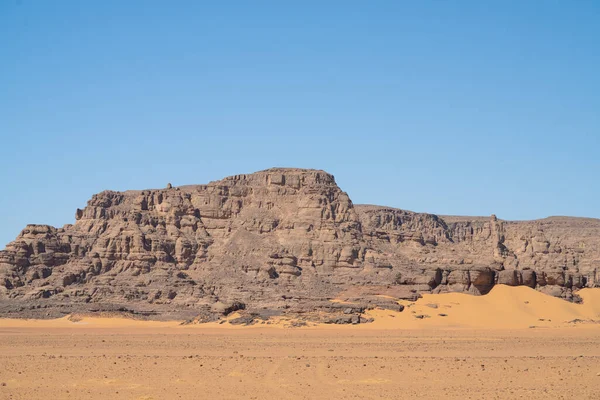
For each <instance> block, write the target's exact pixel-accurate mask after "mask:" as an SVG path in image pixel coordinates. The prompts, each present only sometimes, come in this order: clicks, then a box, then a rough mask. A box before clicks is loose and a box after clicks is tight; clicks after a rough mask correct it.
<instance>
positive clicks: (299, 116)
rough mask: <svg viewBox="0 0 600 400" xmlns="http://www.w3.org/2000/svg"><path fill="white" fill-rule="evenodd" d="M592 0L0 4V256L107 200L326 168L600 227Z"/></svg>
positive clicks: (417, 193)
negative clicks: (37, 227)
mask: <svg viewBox="0 0 600 400" xmlns="http://www.w3.org/2000/svg"><path fill="white" fill-rule="evenodd" d="M598 21H600V2H597V1H586V0H581V1H541V0H540V1H484V2H481V1H452V2H442V1H410V2H409V1H399V0H395V1H373V2H365V1H347V0H346V1H297V2H291V1H269V2H267V1H252V2H250V1H228V2H198V1H189V2H186V1H178V2H167V1H127V2H123V1H106V0H105V1H95V2H91V1H61V0H57V1H42V0H39V1H31V0H19V1H16V0H0V139H1V142H0V143H1V145H0V146H1V147H0V149H1V154H0V178H1V179H0V184H1V185H2V190H1V192H0V193H1V196H0V247H2V245H3V244H5V243H7V242H9V241H10V240H13V239H14V237H15V236H16V235H17V234H18V233H19V232H20V230H21V229H22V228H23V227H24V226H25V225H26V224H27V223H46V224H51V225H55V226H62V225H63V224H66V223H73V222H74V213H75V209H76V208H77V207H83V206H85V204H86V201H87V200H88V199H89V198H90V197H91V195H92V194H93V193H96V192H99V191H101V190H104V189H113V190H125V189H144V188H151V187H164V186H165V185H166V183H167V182H172V183H173V184H174V185H182V184H193V183H206V182H208V181H211V180H216V179H220V178H222V177H224V176H227V175H231V174H236V173H249V172H253V171H257V170H261V169H265V168H269V167H273V166H289V167H307V168H320V169H325V170H327V171H329V172H331V173H333V174H334V175H335V176H336V179H337V182H338V184H339V185H340V186H341V187H342V189H344V190H346V191H347V192H348V193H349V195H350V197H351V198H352V199H353V201H354V202H355V203H374V204H382V205H390V206H395V207H399V208H405V209H409V210H415V211H426V212H432V213H439V214H466V215H489V214H492V213H495V214H497V215H498V216H499V217H500V218H504V219H533V218H542V217H546V216H549V215H575V216H590V217H600V202H599V201H598V198H599V197H600V188H599V186H598V183H597V182H598V175H599V172H600V157H599V155H598V150H599V145H600V73H598V71H600V24H599V23H598Z"/></svg>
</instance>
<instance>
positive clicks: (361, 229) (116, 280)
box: [0, 168, 600, 322]
mask: <svg viewBox="0 0 600 400" xmlns="http://www.w3.org/2000/svg"><path fill="white" fill-rule="evenodd" d="M75 219H76V222H75V223H74V224H73V225H65V226H64V227H62V228H54V227H51V226H47V225H28V226H27V227H25V229H23V231H22V232H21V233H20V234H19V235H18V237H17V238H16V239H15V241H13V242H11V243H9V244H8V245H7V246H6V249H5V250H3V251H0V315H2V316H13V317H14V316H34V317H55V316H59V315H61V314H67V313H72V312H99V311H120V312H130V313H134V314H139V315H144V316H148V317H151V318H197V319H199V320H201V321H204V320H212V319H215V318H217V317H218V316H220V315H226V314H228V313H231V312H232V311H236V310H241V309H243V310H244V311H243V312H242V314H244V315H247V316H250V317H249V318H250V319H252V318H255V317H266V316H269V315H277V314H290V315H306V316H307V318H330V317H329V316H333V317H332V318H334V320H335V321H338V322H339V321H342V322H360V319H361V317H360V314H361V312H362V310H364V309H365V308H369V307H384V308H396V309H398V308H399V307H400V308H401V306H399V305H398V303H397V300H398V299H415V298H417V297H418V296H419V294H420V293H430V292H433V293H439V292H446V291H459V292H467V293H472V294H474V295H481V294H485V293H487V292H488V291H489V290H490V289H491V288H492V287H493V286H494V285H495V284H506V285H527V286H530V287H532V288H536V289H538V290H540V291H543V292H545V293H548V294H551V295H553V296H559V297H563V298H565V299H567V300H572V301H577V300H578V296H577V294H576V292H577V289H579V288H583V287H594V286H600V275H599V273H598V269H599V267H600V220H596V219H584V218H568V217H552V218H547V219H543V220H538V221H518V222H512V221H502V220H499V219H497V218H496V217H495V216H493V215H492V216H491V217H489V218H484V217H456V216H437V215H433V214H424V213H415V212H410V211H405V210H400V209H395V208H389V207H380V206H370V205H354V204H353V203H352V201H351V200H350V198H349V197H348V195H347V194H346V193H345V192H343V191H342V190H341V189H340V188H339V187H338V186H337V184H336V183H335V180H334V177H333V176H332V175H330V174H328V173H326V172H324V171H318V170H308V169H285V168H274V169H269V170H266V171H261V172H256V173H253V174H249V175H236V176H231V177H228V178H225V179H223V180H220V181H216V182H211V183H209V184H207V185H194V186H181V187H171V185H168V187H167V188H166V189H151V190H142V191H126V192H114V191H104V192H101V193H99V194H96V195H94V196H93V197H92V198H91V200H89V201H88V204H87V207H85V208H84V209H83V210H79V209H78V210H77V211H76V215H75ZM323 315H326V317H322V316H323Z"/></svg>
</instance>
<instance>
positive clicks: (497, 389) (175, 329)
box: [0, 285, 600, 400]
mask: <svg viewBox="0 0 600 400" xmlns="http://www.w3.org/2000/svg"><path fill="white" fill-rule="evenodd" d="M579 293H580V295H581V297H582V299H583V303H582V304H574V303H569V302H567V301H564V300H562V299H558V298H555V297H551V296H548V295H545V294H542V293H540V292H538V291H535V290H533V289H530V288H527V287H508V286H504V285H497V286H496V287H494V289H493V290H492V291H491V292H490V293H489V294H488V295H485V296H471V295H468V294H463V293H448V294H437V295H436V294H431V295H424V296H423V298H421V299H418V300H417V301H415V302H408V301H402V303H403V304H404V305H405V309H404V311H403V312H394V311H389V310H373V311H370V312H369V316H371V317H373V318H374V322H372V323H369V324H360V325H343V326H339V325H329V324H309V326H304V327H291V326H292V322H293V321H291V320H286V319H282V318H280V319H272V320H269V321H266V322H264V321H263V323H259V324H255V325H252V326H247V327H245V326H241V327H240V326H233V325H230V324H229V323H227V322H226V321H225V322H221V323H217V322H215V323H206V324H182V323H181V321H171V322H152V321H138V320H133V319H125V318H89V317H85V316H83V317H81V316H69V317H64V318H61V319H53V320H21V319H3V320H0V399H42V398H43V399H136V400H142V399H145V400H150V399H412V398H428V399H437V398H445V399H519V398H526V399H598V398H600V324H598V322H599V321H600V290H599V289H583V290H581V291H580V292H579ZM234 317H235V315H232V316H231V318H234Z"/></svg>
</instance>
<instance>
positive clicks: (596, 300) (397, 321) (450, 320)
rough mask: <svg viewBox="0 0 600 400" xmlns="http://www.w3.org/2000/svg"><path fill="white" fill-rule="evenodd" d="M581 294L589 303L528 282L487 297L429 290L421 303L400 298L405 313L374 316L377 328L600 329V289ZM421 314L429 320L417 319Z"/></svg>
mask: <svg viewBox="0 0 600 400" xmlns="http://www.w3.org/2000/svg"><path fill="white" fill-rule="evenodd" d="M578 294H579V295H580V296H581V297H582V299H583V304H574V303H570V302H567V301H565V300H562V299H559V298H556V297H552V296H549V295H546V294H543V293H540V292H538V291H537V290H534V289H531V288H528V287H525V286H518V287H510V286H505V285H496V286H495V287H494V288H493V289H492V291H491V292H490V293H488V294H487V295H485V296H472V295H469V294H464V293H444V294H425V295H423V298H422V299H419V300H418V301H416V302H407V301H400V302H399V303H401V304H404V305H405V309H404V311H403V312H390V311H386V310H374V311H371V312H369V314H370V315H371V316H372V317H374V318H375V322H373V324H371V325H372V327H373V328H380V329H381V328H383V329H386V328H387V329H389V328H401V329H415V328H416V329H422V328H425V329H426V328H478V329H479V328H483V329H485V328H489V329H518V328H529V327H534V326H535V327H560V326H575V325H577V326H594V325H595V326H597V327H599V328H600V324H595V322H596V321H597V322H600V289H583V290H581V291H579V292H578ZM440 314H445V315H444V316H441V315H440ZM419 315H421V316H423V318H422V319H420V318H417V316H419ZM573 320H581V321H579V322H577V323H575V322H572V321H573ZM570 321H571V322H570Z"/></svg>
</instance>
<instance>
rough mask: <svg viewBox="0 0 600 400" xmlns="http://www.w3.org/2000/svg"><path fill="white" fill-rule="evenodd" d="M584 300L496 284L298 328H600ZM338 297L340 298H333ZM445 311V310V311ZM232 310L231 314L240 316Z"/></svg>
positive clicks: (119, 323)
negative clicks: (481, 292)
mask: <svg viewBox="0 0 600 400" xmlns="http://www.w3.org/2000/svg"><path fill="white" fill-rule="evenodd" d="M578 293H579V295H580V296H581V297H582V299H583V303H582V304H574V303H569V302H567V301H565V300H562V299H559V298H556V297H552V296H548V295H546V294H543V293H540V292H538V291H536V290H534V289H531V288H528V287H525V286H517V287H511V286H505V285H496V286H495V287H494V288H493V289H492V291H491V292H490V293H488V294H487V295H485V296H472V295H469V294H464V293H444V294H425V295H423V298H421V299H419V300H418V301H416V302H408V301H398V303H400V304H403V305H404V306H405V309H404V311H403V312H394V311H389V310H370V311H367V312H366V314H367V316H370V317H373V318H374V319H375V321H374V322H373V323H370V324H361V325H358V326H351V325H346V326H339V325H327V324H309V326H307V327H303V328H298V329H457V328H476V329H521V328H532V327H535V328H550V327H566V326H570V327H575V326H576V327H587V328H590V327H597V328H599V329H600V289H582V290H580V291H579V292H578ZM333 301H336V300H333ZM442 314H443V315H442ZM238 316H239V315H237V314H232V315H231V316H230V317H229V318H227V319H233V318H236V317H238ZM419 316H422V317H423V318H419ZM290 322H291V321H289V320H287V319H286V318H274V319H272V320H271V321H269V324H264V323H263V324H257V325H252V326H249V327H247V326H234V325H230V324H227V323H225V324H220V323H219V322H213V323H207V324H191V325H183V324H182V323H181V321H166V322H163V321H140V320H135V319H129V318H97V317H83V318H79V317H78V318H73V317H70V316H67V317H63V318H59V319H51V320H23V319H0V328H82V329H85V328H117V329H118V328H140V329H148V328H153V329H157V328H158V329H162V328H176V329H188V330H189V329H219V330H221V329H236V330H238V329H249V328H250V329H256V328H269V329H270V328H278V329H280V328H285V327H287V326H289V323H290Z"/></svg>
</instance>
